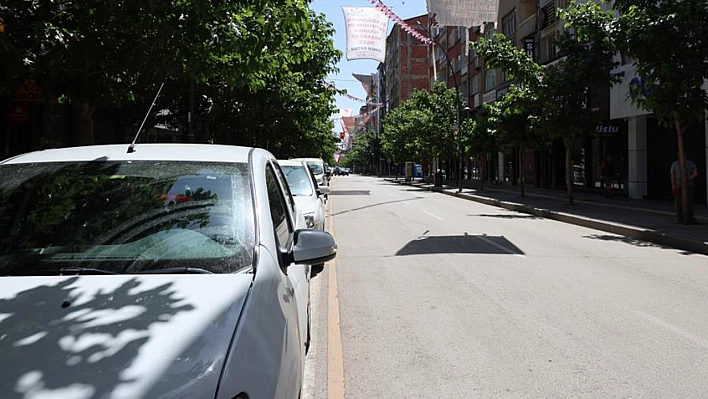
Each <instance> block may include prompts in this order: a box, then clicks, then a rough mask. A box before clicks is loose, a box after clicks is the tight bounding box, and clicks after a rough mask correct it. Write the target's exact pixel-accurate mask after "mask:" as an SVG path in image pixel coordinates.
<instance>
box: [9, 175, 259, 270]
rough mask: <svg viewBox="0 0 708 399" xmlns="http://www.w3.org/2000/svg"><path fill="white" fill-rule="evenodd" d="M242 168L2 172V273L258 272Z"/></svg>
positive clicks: (246, 181) (249, 201)
mask: <svg viewBox="0 0 708 399" xmlns="http://www.w3.org/2000/svg"><path fill="white" fill-rule="evenodd" d="M253 226H254V212H253V202H252V195H251V185H250V179H249V178H248V168H247V166H246V165H245V164H229V163H207V162H156V161H140V162H137V161H136V162H128V161H125V162H98V161H94V162H61V163H39V164H23V165H5V166H2V167H0V253H2V256H0V273H2V274H26V273H35V272H37V271H40V270H44V269H47V268H53V269H56V268H60V267H90V268H93V269H99V270H104V271H109V272H114V273H134V272H145V271H150V270H157V269H165V268H172V267H195V268H201V269H205V270H207V271H211V272H215V273H228V272H234V271H238V270H240V269H243V268H246V267H249V266H251V263H252V260H253V258H252V255H253V248H254V245H255V244H254V243H255V236H254V227H253Z"/></svg>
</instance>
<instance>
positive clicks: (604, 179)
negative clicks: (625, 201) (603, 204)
mask: <svg viewBox="0 0 708 399" xmlns="http://www.w3.org/2000/svg"><path fill="white" fill-rule="evenodd" d="M615 176H617V166H616V165H615V159H614V158H613V157H612V154H607V156H606V157H605V160H604V161H602V163H601V164H600V186H601V187H603V188H604V189H605V198H612V180H613V179H614V178H615Z"/></svg>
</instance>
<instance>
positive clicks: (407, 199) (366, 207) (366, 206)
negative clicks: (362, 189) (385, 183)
mask: <svg viewBox="0 0 708 399" xmlns="http://www.w3.org/2000/svg"><path fill="white" fill-rule="evenodd" d="M419 199H423V197H415V198H406V199H401V200H395V201H387V202H378V203H375V204H370V205H365V206H362V207H359V208H353V209H345V210H343V211H339V212H335V213H333V214H332V216H338V215H341V214H344V213H349V212H355V211H360V210H362V209H368V208H373V207H375V206H381V205H388V204H395V203H397V202H407V201H412V200H419Z"/></svg>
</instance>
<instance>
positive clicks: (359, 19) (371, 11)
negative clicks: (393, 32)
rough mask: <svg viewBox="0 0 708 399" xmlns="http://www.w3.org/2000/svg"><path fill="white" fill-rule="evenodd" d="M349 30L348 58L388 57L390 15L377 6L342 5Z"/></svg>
mask: <svg viewBox="0 0 708 399" xmlns="http://www.w3.org/2000/svg"><path fill="white" fill-rule="evenodd" d="M342 12H343V13H344V23H345V27H346V31H347V52H346V53H347V60H348V61H351V60H363V59H368V60H375V61H378V62H384V61H385V59H386V31H387V30H388V17H387V16H386V15H384V14H381V13H380V12H379V11H378V10H377V9H376V7H342Z"/></svg>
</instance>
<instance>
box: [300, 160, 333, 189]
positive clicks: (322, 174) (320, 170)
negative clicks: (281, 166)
mask: <svg viewBox="0 0 708 399" xmlns="http://www.w3.org/2000/svg"><path fill="white" fill-rule="evenodd" d="M292 160H294V161H305V164H306V165H307V167H308V168H310V170H311V171H312V174H313V175H315V180H317V184H318V185H320V187H322V186H329V178H328V177H327V171H326V170H325V162H324V161H323V160H322V158H293V159H292Z"/></svg>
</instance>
